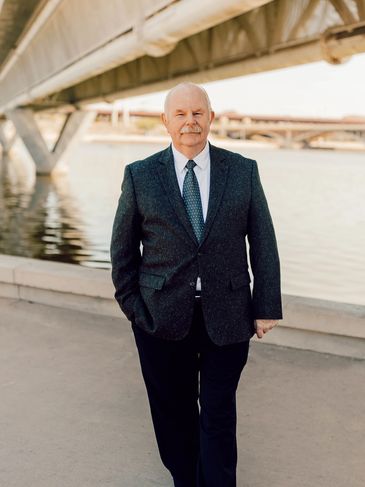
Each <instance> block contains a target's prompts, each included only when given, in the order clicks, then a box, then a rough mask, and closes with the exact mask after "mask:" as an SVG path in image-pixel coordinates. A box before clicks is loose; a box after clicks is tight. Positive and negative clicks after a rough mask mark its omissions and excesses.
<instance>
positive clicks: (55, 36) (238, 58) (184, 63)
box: [0, 0, 365, 113]
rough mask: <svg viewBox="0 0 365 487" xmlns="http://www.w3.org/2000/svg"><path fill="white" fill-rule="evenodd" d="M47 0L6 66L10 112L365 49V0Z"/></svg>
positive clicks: (4, 106) (2, 72) (0, 104)
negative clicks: (42, 17) (44, 15)
mask: <svg viewBox="0 0 365 487" xmlns="http://www.w3.org/2000/svg"><path fill="white" fill-rule="evenodd" d="M7 3H17V2H16V0H12V1H11V0H5V2H4V6H5V5H6V4H7ZM18 3H19V2H18ZM41 3H42V2H41ZM43 3H45V4H47V5H46V7H45V9H46V8H48V9H51V6H52V4H53V5H56V4H57V5H58V6H57V7H53V8H54V11H52V12H51V13H50V14H49V18H48V19H47V21H45V22H44V24H43V25H42V26H41V27H39V29H38V30H37V32H36V33H35V34H34V35H33V36H32V38H31V40H30V41H29V42H28V43H27V46H26V47H24V48H22V49H21V50H20V52H18V53H17V56H16V59H15V61H14V59H13V60H11V59H10V63H7V65H5V66H4V65H3V66H2V67H0V82H1V84H2V90H1V93H0V113H1V112H5V110H9V109H12V108H16V107H18V106H31V107H33V108H35V109H45V108H50V107H59V106H62V105H68V104H71V105H82V104H85V103H89V102H95V101H101V100H105V101H113V100H115V99H117V98H123V97H129V96H132V95H137V94H142V93H147V92H152V91H158V90H163V89H167V88H169V87H170V86H172V85H174V84H176V82H178V81H181V80H185V79H189V80H192V81H196V82H207V81H213V80H217V79H224V78H230V77H234V76H241V75H244V74H249V73H255V72H259V71H266V70H273V69H279V68H283V67H287V66H293V65H298V64H305V63H309V62H314V61H319V60H327V61H328V62H330V63H334V64H336V63H340V62H342V61H343V60H344V59H346V58H347V57H348V56H351V55H352V54H356V53H359V52H365V0H296V1H295V2H293V1H292V0H271V1H270V0H250V1H249V0H241V1H240V2H239V1H233V0H231V1H227V2H222V6H220V7H219V8H221V9H222V10H223V9H224V8H226V11H225V12H223V11H222V12H218V7H217V5H220V4H221V3H220V2H217V3H214V8H215V9H216V10H217V12H215V13H214V14H213V13H212V12H210V10H212V8H213V7H212V5H213V4H212V3H211V2H205V1H203V0H201V2H198V3H197V2H195V1H191V0H185V1H181V0H180V1H174V2H172V1H171V0H159V1H155V2H152V1H150V2H149V1H145V2H144V4H145V5H148V8H147V10H146V11H145V12H142V14H143V15H142V14H141V12H140V11H139V10H140V7H139V4H138V5H137V6H136V4H137V3H138V2H116V1H111V2H108V3H105V2H102V1H101V0H91V1H90V0H89V1H88V2H87V1H84V0H81V1H79V2H74V1H73V0H59V1H56V0H53V1H52V2H43ZM34 4H35V5H36V6H37V7H38V8H40V7H39V2H34ZM194 4H195V7H194ZM228 4H230V7H229V5H228ZM133 5H135V6H134V7H133ZM198 5H199V6H198ZM227 5H228V7H227ZM111 6H112V8H111ZM126 6H127V7H128V8H127V7H126ZM189 6H190V10H187V7H189ZM90 7H94V9H93V8H90ZM133 8H134V10H133ZM158 8H159V10H158ZM128 9H129V10H128ZM148 9H149V10H148ZM153 9H154V10H153ZM240 12H241V13H240ZM239 13H240V14H239ZM118 15H120V19H118V22H116V20H115V17H116V16H118ZM141 16H142V17H141ZM199 16H200V17H199ZM209 16H211V18H210V17H209ZM130 18H131V20H130V21H129V20H128V21H127V20H125V19H130ZM80 19H83V21H82V24H80ZM224 19H226V20H224ZM223 20H224V21H223ZM204 22H205V24H204ZM0 24H1V16H0ZM119 24H120V26H119ZM109 25H110V26H111V28H110V29H109V30H110V32H108V29H107V28H105V27H104V26H109ZM161 26H163V28H161ZM31 27H32V26H31ZM31 27H30V29H31ZM118 29H120V30H121V31H119V32H118ZM123 29H124V30H123ZM104 31H105V32H104ZM60 36H63V37H62V39H63V41H62V42H60ZM113 49H114V51H113ZM9 64H10V65H9Z"/></svg>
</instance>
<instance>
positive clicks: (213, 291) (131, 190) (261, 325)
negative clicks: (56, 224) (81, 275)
mask: <svg viewBox="0 0 365 487" xmlns="http://www.w3.org/2000/svg"><path fill="white" fill-rule="evenodd" d="M213 118H214V113H213V111H212V110H211V106H210V101H209V98H208V96H207V94H206V92H205V90H203V89H202V88H201V87H199V86H197V85H195V84H192V83H182V84H180V85H178V86H176V87H175V88H173V89H172V90H171V91H170V92H169V93H168V95H167V97H166V102H165V110H164V113H163V114H162V120H163V123H164V124H165V126H166V128H167V131H168V132H169V134H170V136H171V139H172V144H171V145H170V146H169V147H168V148H167V149H165V150H163V151H162V152H159V153H157V154H154V155H152V156H150V157H148V158H147V159H144V160H141V161H137V162H134V163H132V164H129V165H127V166H126V168H125V173H124V179H123V183H122V193H121V196H120V199H119V204H118V208H117V212H116V215H115V221H114V226H113V234H112V242H111V261H112V279H113V282H114V285H115V288H116V292H115V298H116V300H117V301H118V303H119V305H120V307H121V309H122V311H123V312H124V313H125V315H126V316H127V318H128V319H129V320H130V321H131V322H132V329H133V332H134V336H135V341H136V345H137V348H138V353H139V358H140V363H141V369H142V374H143V378H144V381H145V384H146V389H147V393H148V398H149V403H150V408H151V414H152V420H153V425H154V430H155V434H156V439H157V443H158V448H159V452H160V456H161V459H162V462H163V463H164V465H165V466H166V468H168V469H169V471H170V472H171V475H172V477H173V480H174V485H175V487H234V486H235V485H236V465H237V445H236V389H237V386H238V382H239V379H240V375H241V372H242V370H243V368H244V366H245V364H246V362H247V357H248V351H249V343H250V338H251V337H252V336H253V335H254V333H256V334H257V336H258V337H259V338H262V337H263V336H264V334H265V333H266V332H268V331H269V330H270V329H271V328H273V326H275V325H276V324H277V321H278V320H279V319H281V318H282V309H281V293H280V263H279V255H278V250H277V244H276V238H275V233H274V228H273V223H272V219H271V216H270V212H269V208H268V205H267V202H266V198H265V195H264V192H263V189H262V186H261V183H260V177H259V173H258V168H257V163H256V162H255V161H254V160H251V159H247V158H245V157H243V156H241V155H239V154H236V153H233V152H230V151H227V150H223V149H220V148H217V147H214V146H213V145H211V144H210V143H209V142H208V141H207V137H208V133H209V129H210V124H211V122H212V120H213ZM246 236H247V238H248V242H249V255H250V264H251V269H252V273H253V277H254V283H253V291H252V293H251V290H250V285H249V284H250V275H249V272H248V259H247V252H246V240H245V238H246ZM141 244H142V251H141ZM198 403H199V404H198ZM199 406H200V408H199Z"/></svg>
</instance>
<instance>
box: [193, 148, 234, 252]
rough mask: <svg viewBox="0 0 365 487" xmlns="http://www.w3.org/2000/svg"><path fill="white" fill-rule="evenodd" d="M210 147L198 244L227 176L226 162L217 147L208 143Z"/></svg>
mask: <svg viewBox="0 0 365 487" xmlns="http://www.w3.org/2000/svg"><path fill="white" fill-rule="evenodd" d="M209 149H210V189H209V201H208V212H207V218H206V220H205V225H204V232H203V237H202V240H201V242H200V245H202V244H203V242H204V240H205V239H206V238H207V236H208V233H209V230H210V229H211V227H212V224H213V221H214V218H215V216H216V214H217V211H218V208H219V205H220V203H221V200H222V196H223V193H224V188H225V187H226V182H227V176H228V167H229V166H228V162H227V160H226V159H225V158H224V155H223V153H222V151H220V150H219V148H218V147H215V146H214V145H211V144H210V143H209Z"/></svg>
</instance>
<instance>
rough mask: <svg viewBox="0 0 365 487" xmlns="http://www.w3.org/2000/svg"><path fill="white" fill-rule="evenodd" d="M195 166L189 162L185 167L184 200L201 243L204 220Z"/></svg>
mask: <svg viewBox="0 0 365 487" xmlns="http://www.w3.org/2000/svg"><path fill="white" fill-rule="evenodd" d="M194 166H196V163H195V162H194V161H192V160H190V161H188V162H187V164H186V166H185V167H186V168H187V170H188V171H187V173H186V174H185V178H184V184H183V200H184V203H185V207H186V211H187V213H188V216H189V219H190V222H191V224H192V227H193V230H194V233H195V236H196V238H197V239H198V242H200V240H201V238H202V235H203V229H204V218H203V209H202V202H201V198H200V191H199V183H198V180H197V179H196V176H195V173H194Z"/></svg>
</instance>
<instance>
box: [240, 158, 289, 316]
mask: <svg viewBox="0 0 365 487" xmlns="http://www.w3.org/2000/svg"><path fill="white" fill-rule="evenodd" d="M247 238H248V242H249V253H250V263H251V269H252V273H253V277H254V284H253V293H252V300H253V312H254V319H272V320H274V319H282V317H283V315H282V304H281V290H280V260H279V253H278V248H277V242H276V237H275V231H274V225H273V222H272V219H271V215H270V211H269V207H268V204H267V201H266V197H265V193H264V190H263V188H262V185H261V181H260V175H259V171H258V167H257V162H256V161H253V165H252V173H251V202H250V209H249V215H248V229H247Z"/></svg>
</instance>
